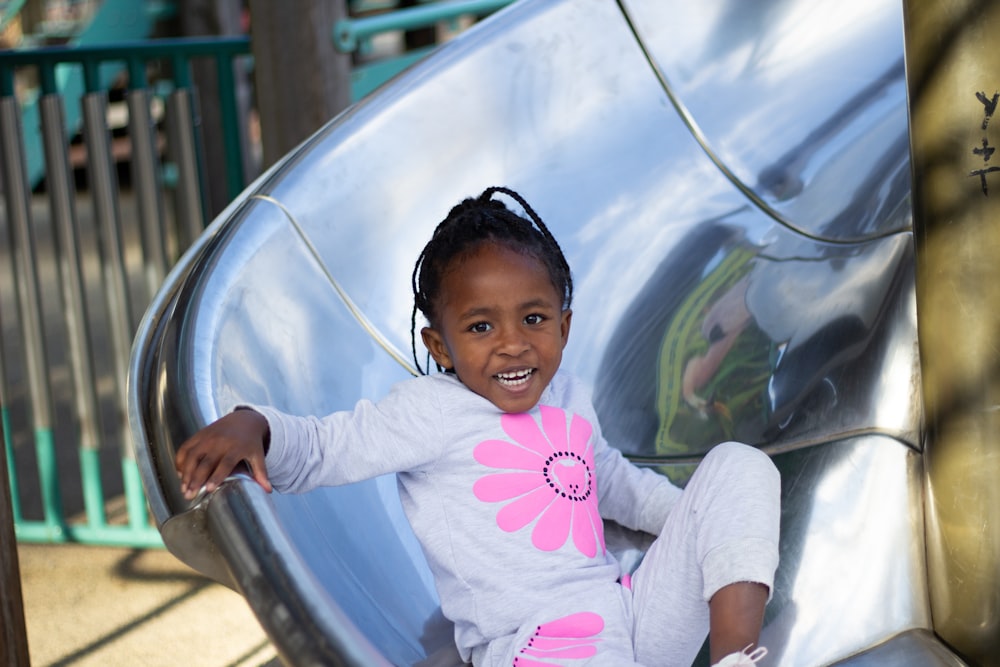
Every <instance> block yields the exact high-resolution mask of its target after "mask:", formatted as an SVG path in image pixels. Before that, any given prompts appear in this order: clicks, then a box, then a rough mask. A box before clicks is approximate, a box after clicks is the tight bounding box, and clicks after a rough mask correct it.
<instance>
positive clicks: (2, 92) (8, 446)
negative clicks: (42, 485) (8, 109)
mask: <svg viewBox="0 0 1000 667" xmlns="http://www.w3.org/2000/svg"><path fill="white" fill-rule="evenodd" d="M0 98H4V99H6V98H9V99H11V100H13V102H12V104H14V105H15V106H17V100H16V99H14V69H13V68H11V67H0ZM8 131H12V128H6V127H2V128H0V132H3V133H4V134H3V136H0V144H3V145H6V144H7V143H8V142H11V141H15V140H16V138H15V137H13V136H9V135H7V134H6V133H7V132H8ZM2 170H3V165H2V164H0V172H2ZM0 178H3V183H4V184H6V177H3V176H0ZM0 251H2V252H3V253H4V254H5V256H6V255H9V254H10V252H11V250H10V244H9V243H5V244H3V245H2V246H0ZM6 259H8V260H9V262H8V266H13V265H14V261H13V257H6ZM11 277H12V278H13V274H12V275H11ZM2 325H3V318H0V428H2V429H3V445H4V452H5V454H6V458H7V470H8V471H9V473H10V480H9V483H10V498H11V512H12V514H13V516H14V523H15V524H16V523H18V522H19V521H20V520H21V502H20V494H19V492H18V485H17V474H16V469H15V467H14V439H13V438H12V437H11V430H10V429H11V424H10V409H9V407H8V405H7V396H8V395H9V393H8V391H7V371H6V365H5V363H4V349H3V339H2V332H3V326H2Z"/></svg>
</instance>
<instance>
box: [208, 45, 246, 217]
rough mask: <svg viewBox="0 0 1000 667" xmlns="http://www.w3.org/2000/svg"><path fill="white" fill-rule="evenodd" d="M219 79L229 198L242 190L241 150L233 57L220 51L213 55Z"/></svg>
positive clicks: (232, 197)
mask: <svg viewBox="0 0 1000 667" xmlns="http://www.w3.org/2000/svg"><path fill="white" fill-rule="evenodd" d="M215 63H216V66H217V67H218V79H219V104H220V106H221V107H222V114H221V117H222V142H223V146H224V147H225V151H226V186H227V188H228V194H229V198H230V199H235V198H236V196H237V195H239V194H240V192H241V191H242V190H243V186H244V183H243V151H242V150H241V147H240V128H239V118H240V116H239V110H238V109H237V106H236V82H235V80H234V78H233V58H232V57H231V56H229V55H227V54H223V53H220V54H218V55H216V56H215Z"/></svg>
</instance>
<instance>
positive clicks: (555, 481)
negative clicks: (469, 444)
mask: <svg viewBox="0 0 1000 667" xmlns="http://www.w3.org/2000/svg"><path fill="white" fill-rule="evenodd" d="M539 412H540V415H541V425H540V426H539V424H538V423H537V422H536V421H535V419H534V418H533V417H532V416H531V415H530V414H527V413H524V414H505V415H503V416H502V417H501V418H500V425H501V426H502V427H503V430H504V432H505V433H506V434H507V435H508V436H510V438H511V439H512V440H513V441H514V442H508V441H506V440H486V441H485V442H481V443H479V444H478V445H476V448H475V450H474V452H473V456H474V457H475V459H476V461H478V462H480V463H482V464H483V465H485V466H489V467H490V468H498V469H502V470H505V472H500V473H495V474H491V475H485V476H483V477H482V478H480V479H479V480H478V481H477V482H476V483H475V484H474V485H473V487H472V490H473V493H475V495H476V498H478V499H479V500H481V501H483V502H487V503H497V502H507V504H506V505H505V506H504V507H503V508H502V509H501V510H500V511H499V512H497V525H498V526H500V528H502V529H503V530H505V531H507V532H508V533H513V532H515V531H518V530H520V529H522V528H524V527H525V526H527V525H528V524H530V523H531V522H532V521H534V520H535V519H538V521H537V523H535V527H534V529H533V530H532V531H531V543H532V544H534V545H535V547H536V548H538V549H540V550H542V551H555V550H556V549H559V548H560V547H562V546H563V545H564V544H566V541H567V540H568V539H569V536H570V534H572V536H573V544H574V545H575V546H576V548H577V549H578V550H579V551H580V553H582V554H584V555H585V556H587V557H589V558H593V557H594V556H596V555H597V553H598V547H600V551H601V553H603V552H604V550H605V546H604V525H603V523H602V522H601V516H600V514H599V513H598V510H597V480H596V479H595V478H594V449H593V447H592V446H591V435H592V433H593V430H594V429H593V427H592V426H591V424H590V422H588V421H587V420H586V419H584V418H583V417H580V416H579V415H573V416H572V418H571V419H570V420H569V424H567V419H566V411H565V410H561V409H560V408H554V407H550V406H547V405H541V406H539Z"/></svg>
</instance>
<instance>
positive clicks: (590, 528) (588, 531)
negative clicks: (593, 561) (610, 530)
mask: <svg viewBox="0 0 1000 667" xmlns="http://www.w3.org/2000/svg"><path fill="white" fill-rule="evenodd" d="M593 505H595V503H592V502H590V501H587V502H582V503H576V512H575V513H574V514H573V544H575V545H576V548H577V549H579V550H580V553H582V554H583V555H584V556H587V557H588V558H593V557H594V556H596V555H597V537H596V536H595V533H597V532H598V531H600V532H602V533H603V526H602V528H601V529H598V528H597V526H595V525H594V518H595V517H594V514H595V512H594V508H593ZM596 518H597V520H598V522H600V516H597V517H596ZM603 539H604V538H603V535H602V536H601V542H602V544H601V546H602V548H603Z"/></svg>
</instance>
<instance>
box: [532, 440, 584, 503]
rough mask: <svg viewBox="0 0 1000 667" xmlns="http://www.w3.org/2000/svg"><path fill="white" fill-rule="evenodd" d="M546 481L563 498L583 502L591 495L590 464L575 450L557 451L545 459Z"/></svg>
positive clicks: (543, 471) (543, 470)
mask: <svg viewBox="0 0 1000 667" xmlns="http://www.w3.org/2000/svg"><path fill="white" fill-rule="evenodd" d="M542 473H543V474H544V475H545V482H546V483H547V484H548V485H549V488H551V489H552V491H553V492H554V493H555V494H556V495H558V496H562V497H563V498H568V499H569V500H573V501H576V502H582V501H584V500H586V499H587V498H589V497H590V492H591V479H592V478H593V476H592V474H591V471H590V466H589V465H587V462H586V461H585V460H584V459H583V457H582V456H580V455H579V454H576V453H575V452H556V453H554V454H552V455H551V456H550V457H549V458H547V459H545V466H544V467H543V468H542Z"/></svg>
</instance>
